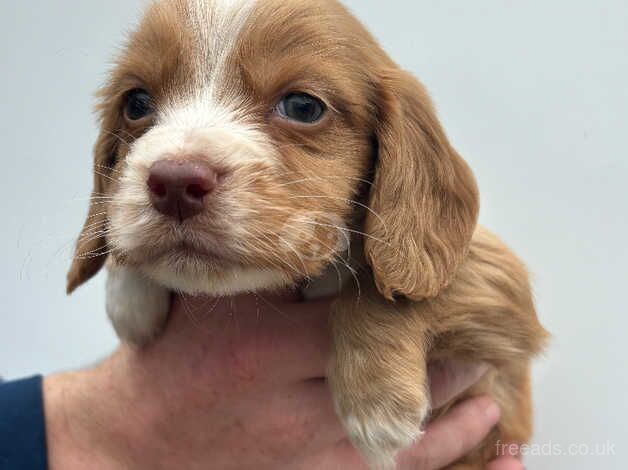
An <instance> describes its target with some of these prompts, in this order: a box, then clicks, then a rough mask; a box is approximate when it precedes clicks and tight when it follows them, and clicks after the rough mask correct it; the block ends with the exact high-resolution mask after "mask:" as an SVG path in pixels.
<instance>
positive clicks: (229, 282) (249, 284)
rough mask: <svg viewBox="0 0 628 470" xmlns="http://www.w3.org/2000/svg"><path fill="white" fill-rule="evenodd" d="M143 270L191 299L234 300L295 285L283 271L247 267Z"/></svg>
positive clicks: (191, 265)
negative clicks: (205, 296) (243, 294)
mask: <svg viewBox="0 0 628 470" xmlns="http://www.w3.org/2000/svg"><path fill="white" fill-rule="evenodd" d="M140 270H141V271H142V272H143V273H144V274H146V275H147V276H148V277H150V278H152V279H153V280H155V281H156V282H157V283H159V284H161V285H163V286H164V287H167V288H169V289H171V290H174V291H177V292H182V293H185V294H190V295H210V296H232V295H236V294H242V293H247V292H254V291H257V292H259V291H273V290H279V289H281V288H285V287H289V286H292V285H294V283H295V281H294V279H292V278H291V277H290V276H289V275H288V274H287V273H285V272H283V271H281V270H279V269H271V268H255V267H243V266H231V267H215V266H209V265H203V264H196V263H181V264H179V265H178V266H173V265H171V264H168V263H164V262H162V263H157V264H152V265H146V266H141V267H140Z"/></svg>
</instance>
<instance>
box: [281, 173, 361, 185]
mask: <svg viewBox="0 0 628 470" xmlns="http://www.w3.org/2000/svg"><path fill="white" fill-rule="evenodd" d="M326 180H351V181H357V182H360V183H364V184H367V185H369V186H372V185H373V182H372V181H368V180H365V179H363V178H354V177H351V176H313V177H311V178H301V179H298V180H294V181H290V182H288V183H282V184H279V185H277V186H276V188H283V187H286V186H292V185H295V184H299V183H305V182H308V181H326Z"/></svg>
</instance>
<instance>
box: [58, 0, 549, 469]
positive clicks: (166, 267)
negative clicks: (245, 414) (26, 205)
mask: <svg viewBox="0 0 628 470" xmlns="http://www.w3.org/2000/svg"><path fill="white" fill-rule="evenodd" d="M99 96H100V102H99V105H98V111H99V113H100V119H101V133H100V136H99V138H98V141H97V143H96V147H95V165H94V168H95V170H94V175H95V176H94V192H93V199H92V203H91V207H90V210H89V215H88V218H87V221H86V223H85V226H84V228H83V232H82V234H81V237H80V238H79V241H78V244H77V249H76V256H75V259H74V262H73V264H72V267H71V269H70V272H69V275H68V292H72V291H73V290H74V289H75V288H76V287H78V286H79V285H80V284H82V283H84V282H85V281H87V280H88V279H89V278H90V277H92V276H93V275H94V274H96V273H97V272H98V271H99V269H100V268H101V267H102V266H103V265H104V264H105V262H106V260H108V261H107V265H108V282H107V311H108V314H109V316H110V318H111V321H112V322H113V326H114V328H115V330H116V332H117V333H118V335H119V336H120V338H121V339H122V340H124V341H127V342H130V343H132V344H135V345H144V344H146V343H147V342H150V341H151V340H152V339H153V338H155V336H156V335H158V334H159V332H160V330H161V328H162V327H163V325H164V322H165V321H166V317H167V312H168V308H169V301H170V292H171V291H179V292H185V293H188V294H206V295H212V296H228V295H232V294H236V293H240V292H251V291H255V292H261V291H268V290H273V289H279V288H286V287H294V288H300V289H302V290H303V292H304V293H305V294H306V295H308V292H309V293H314V292H318V293H320V292H322V291H325V290H329V289H328V287H329V285H330V283H329V271H330V269H331V272H332V273H333V272H334V271H333V270H334V268H337V269H338V276H337V277H338V279H339V281H340V282H339V284H340V285H341V289H340V292H339V300H338V301H337V302H336V304H335V306H334V309H333V310H334V311H333V312H332V316H331V321H332V331H333V340H334V354H333V359H332V361H331V363H330V365H329V372H328V380H329V385H330V387H331V390H332V392H333V397H334V400H335V406H336V409H337V412H338V415H339V417H340V419H341V420H342V422H343V424H344V425H345V427H346V430H347V432H348V435H349V437H350V438H351V440H352V442H353V443H354V445H355V446H356V447H357V449H359V451H361V453H362V454H363V456H364V457H365V459H366V460H367V462H368V463H369V464H370V465H371V467H372V468H392V467H394V462H395V456H396V455H397V453H398V452H399V451H400V450H402V449H404V448H406V447H407V446H409V445H410V444H412V443H413V442H414V441H416V440H417V439H418V438H420V436H421V429H422V427H423V426H424V425H425V423H426V420H428V419H429V417H430V416H431V417H432V418H433V417H437V416H438V415H439V414H440V413H442V412H444V411H445V410H446V409H447V408H448V407H449V406H451V405H452V404H453V403H452V404H449V405H447V406H445V407H443V408H441V409H440V410H432V409H431V408H430V397H429V394H428V383H427V375H426V363H427V362H428V360H433V359H442V358H464V359H469V360H474V361H484V362H486V363H488V364H490V365H491V366H492V368H491V372H490V373H489V374H487V376H486V377H484V378H483V380H482V381H481V382H480V383H479V384H478V385H476V386H475V387H474V388H473V389H472V390H471V391H469V392H468V393H467V394H466V395H465V397H466V396H469V395H476V394H489V395H491V396H492V397H493V398H494V399H495V400H497V402H498V403H499V404H500V406H501V409H502V413H503V416H502V419H501V421H500V423H499V425H498V426H497V427H496V428H495V429H494V431H493V432H492V433H491V435H490V436H489V437H488V438H487V439H486V441H485V442H484V443H483V444H482V445H481V446H480V447H478V448H477V449H476V450H475V451H474V452H473V453H471V454H470V455H468V456H467V457H465V458H464V459H463V460H462V461H460V462H458V463H456V464H455V465H453V466H452V467H450V468H452V469H453V468H455V469H478V470H479V469H483V468H485V465H486V462H487V461H488V460H490V459H491V458H493V457H494V456H495V454H496V452H497V447H496V442H497V441H498V440H500V441H502V442H512V443H519V444H521V443H524V442H526V441H527V440H528V438H529V437H530V433H531V403H530V385H529V362H530V359H531V358H532V357H533V356H534V355H535V354H537V353H538V352H540V351H541V349H542V347H543V344H544V341H545V338H546V333H545V331H544V330H543V328H542V327H541V326H540V325H539V323H538V321H537V318H536V315H535V310H534V305H533V301H532V296H531V293H530V287H529V284H528V278H527V274H526V270H525V268H524V266H523V265H522V264H521V263H520V262H519V261H518V260H517V258H515V256H514V255H513V254H512V253H511V252H510V251H508V249H507V248H506V247H505V246H504V245H503V244H502V243H501V242H500V241H499V240H497V239H496V238H495V237H494V236H493V235H491V234H490V233H488V232H487V231H486V230H484V229H482V228H480V227H478V226H477V215H478V206H479V203H478V191H477V188H476V183H475V181H474V178H473V175H472V173H471V171H470V169H469V168H468V166H467V165H466V163H465V162H464V161H463V159H462V158H461V157H460V156H459V155H458V154H457V153H456V151H455V150H454V149H453V148H452V146H451V145H450V143H449V141H448V139H447V137H446V135H445V133H444V131H443V129H442V127H441V125H440V123H439V121H438V119H437V117H436V114H435V111H434V108H433V106H432V104H431V102H430V99H429V98H428V95H427V93H426V91H425V89H424V88H423V86H422V85H421V84H420V83H419V82H418V81H417V80H416V79H415V78H414V77H413V76H411V75H410V74H409V73H407V72H404V71H403V70H401V69H400V68H399V67H398V66H397V65H396V64H395V63H394V62H393V61H392V60H391V59H390V58H389V57H388V56H387V55H386V53H385V52H384V51H383V50H382V49H381V48H380V47H379V46H378V44H377V43H376V42H375V40H374V39H373V38H372V37H371V35H370V34H369V33H368V32H367V31H366V30H365V29H364V27H363V26H361V25H360V23H358V21H357V20H356V19H355V18H354V17H352V16H351V15H350V14H349V13H348V12H347V10H346V9H345V8H344V7H343V6H341V5H340V4H339V3H338V2H337V1H335V0H160V1H157V2H155V3H154V4H153V5H152V6H151V7H150V8H149V9H148V11H147V13H146V15H145V17H144V19H143V20H142V22H141V24H140V25H139V28H138V29H137V30H136V31H135V32H134V33H133V34H132V35H131V37H130V39H129V41H128V43H127V44H126V47H125V48H124V49H123V51H122V53H121V55H120V57H119V58H118V59H117V62H116V66H115V68H114V69H113V71H112V73H111V75H110V77H109V80H108V82H107V84H106V85H105V86H104V88H103V89H102V90H101V91H100V95H99ZM347 278H348V280H347ZM332 284H333V283H332ZM337 284H338V282H337ZM337 290H338V289H337ZM465 397H462V398H465Z"/></svg>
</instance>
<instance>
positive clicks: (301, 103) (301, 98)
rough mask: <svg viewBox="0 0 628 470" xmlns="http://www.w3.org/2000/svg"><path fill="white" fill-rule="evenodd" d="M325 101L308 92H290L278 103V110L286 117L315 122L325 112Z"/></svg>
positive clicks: (302, 121)
mask: <svg viewBox="0 0 628 470" xmlns="http://www.w3.org/2000/svg"><path fill="white" fill-rule="evenodd" d="M325 109H326V107H325V103H323V102H322V101H321V100H319V99H318V98H315V97H314V96H312V95H308V94H307V93H290V94H289V95H286V96H284V97H283V98H282V100H281V101H280V102H279V104H278V105H277V112H278V113H279V115H280V116H281V117H283V118H285V119H290V120H292V121H297V122H301V123H305V124H314V123H316V122H318V121H320V120H321V118H322V117H323V115H324V114H325Z"/></svg>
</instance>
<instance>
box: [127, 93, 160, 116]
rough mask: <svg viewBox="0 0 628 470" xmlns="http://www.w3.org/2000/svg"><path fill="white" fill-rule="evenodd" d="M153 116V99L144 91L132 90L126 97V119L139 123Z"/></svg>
mask: <svg viewBox="0 0 628 470" xmlns="http://www.w3.org/2000/svg"><path fill="white" fill-rule="evenodd" d="M151 114H153V99H152V98H151V96H150V94H149V93H148V92H147V91H146V90H144V89H142V88H136V89H134V90H131V91H130V92H129V93H128V94H127V96H126V103H125V106H124V117H125V118H126V119H128V120H129V121H139V120H140V119H144V118H145V117H148V116H150V115H151Z"/></svg>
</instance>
